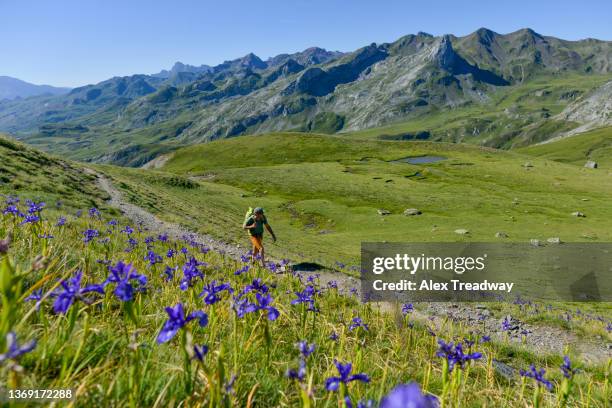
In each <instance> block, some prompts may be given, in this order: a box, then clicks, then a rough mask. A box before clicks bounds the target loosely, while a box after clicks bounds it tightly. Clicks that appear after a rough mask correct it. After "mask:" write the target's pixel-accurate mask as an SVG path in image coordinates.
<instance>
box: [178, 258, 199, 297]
mask: <svg viewBox="0 0 612 408" xmlns="http://www.w3.org/2000/svg"><path fill="white" fill-rule="evenodd" d="M199 265H200V263H199V262H198V261H197V260H196V259H195V258H193V257H192V258H191V259H190V260H189V261H187V263H185V264H184V265H183V279H181V282H180V288H181V290H187V289H188V288H190V287H191V286H193V284H194V283H195V282H194V281H195V280H196V279H198V278H199V279H203V278H204V274H203V273H202V272H200V270H199V269H198V266H199Z"/></svg>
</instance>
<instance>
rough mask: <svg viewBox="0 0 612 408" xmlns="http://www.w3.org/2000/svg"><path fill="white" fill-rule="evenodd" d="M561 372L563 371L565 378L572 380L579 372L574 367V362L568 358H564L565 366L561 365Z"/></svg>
mask: <svg viewBox="0 0 612 408" xmlns="http://www.w3.org/2000/svg"><path fill="white" fill-rule="evenodd" d="M561 371H563V376H564V377H565V378H568V379H570V378H572V377H574V374H576V373H577V372H578V369H576V368H574V367H572V362H571V361H570V359H569V357H568V356H563V364H562V365H561Z"/></svg>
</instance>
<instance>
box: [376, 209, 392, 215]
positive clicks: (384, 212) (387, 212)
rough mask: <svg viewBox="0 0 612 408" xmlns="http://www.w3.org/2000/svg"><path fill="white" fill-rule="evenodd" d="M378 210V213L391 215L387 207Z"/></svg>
mask: <svg viewBox="0 0 612 408" xmlns="http://www.w3.org/2000/svg"><path fill="white" fill-rule="evenodd" d="M376 212H378V215H389V214H391V211H389V210H385V209H382V208H379V209H378V210H376Z"/></svg>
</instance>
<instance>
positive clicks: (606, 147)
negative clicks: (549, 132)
mask: <svg viewBox="0 0 612 408" xmlns="http://www.w3.org/2000/svg"><path fill="white" fill-rule="evenodd" d="M519 151H520V152H521V153H525V154H529V155H534V156H538V157H542V158H546V159H549V160H555V161H559V162H563V163H572V164H576V165H579V166H583V165H584V164H585V163H586V162H587V160H591V161H594V162H596V163H597V166H598V169H601V171H604V172H606V171H607V172H609V171H610V169H612V128H611V127H606V128H602V129H596V130H592V131H589V132H586V133H582V134H579V135H576V136H571V137H565V138H562V139H559V140H555V141H551V142H550V143H543V144H538V145H535V146H529V147H526V148H523V149H519Z"/></svg>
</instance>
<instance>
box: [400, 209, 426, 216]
mask: <svg viewBox="0 0 612 408" xmlns="http://www.w3.org/2000/svg"><path fill="white" fill-rule="evenodd" d="M421 214H422V212H421V211H420V210H417V209H416V208H406V209H405V210H404V215H421Z"/></svg>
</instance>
